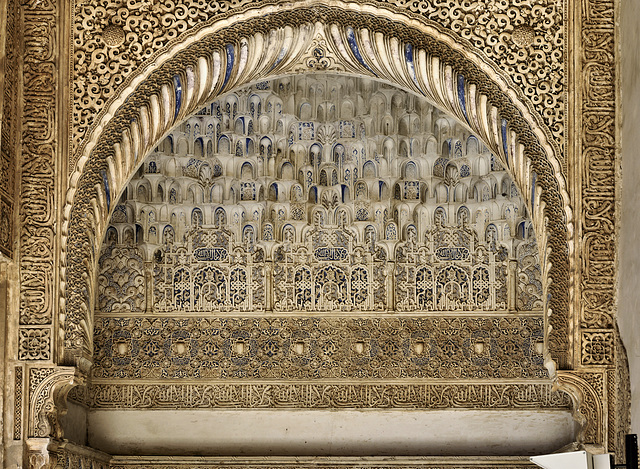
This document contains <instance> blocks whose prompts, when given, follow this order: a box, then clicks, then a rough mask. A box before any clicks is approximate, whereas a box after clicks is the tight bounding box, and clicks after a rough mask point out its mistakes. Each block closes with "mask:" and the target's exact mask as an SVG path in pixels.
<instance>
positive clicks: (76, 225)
mask: <svg viewBox="0 0 640 469" xmlns="http://www.w3.org/2000/svg"><path fill="white" fill-rule="evenodd" d="M283 14H285V13H283ZM244 24H247V25H248V23H246V22H245V23H244ZM317 27H318V26H314V25H305V26H302V27H301V29H300V30H298V31H297V33H296V34H298V35H299V39H300V40H302V39H304V38H305V37H308V38H311V37H313V36H312V35H311V34H310V33H311V32H312V31H313V29H315V28H317ZM327 29H328V31H327V32H326V37H327V40H329V38H332V39H331V41H333V42H334V43H335V44H336V45H335V46H334V48H339V45H342V46H341V47H342V48H343V49H342V50H343V54H346V55H345V58H344V60H345V62H346V63H348V64H350V66H351V67H352V68H354V69H358V67H359V68H361V69H363V70H364V71H365V72H366V73H367V74H371V72H370V71H369V70H373V69H372V67H381V68H377V69H376V70H377V72H376V73H375V75H377V76H382V77H385V78H386V79H388V80H391V81H397V82H398V83H399V84H400V85H401V86H404V87H408V88H410V89H411V88H413V89H414V90H416V92H418V93H427V95H428V96H431V99H432V100H433V101H435V102H436V103H438V104H439V105H440V106H442V107H444V109H448V110H450V112H452V113H453V115H455V116H459V117H458V118H459V119H461V120H463V121H465V120H467V121H468V123H469V125H470V126H471V127H472V129H474V131H475V132H476V133H477V134H478V135H479V136H480V137H481V138H482V139H483V140H484V141H485V143H487V144H488V145H489V147H490V148H491V149H492V151H494V152H495V153H496V155H498V157H499V158H501V159H502V161H503V164H504V166H506V167H511V166H513V167H514V168H519V169H516V170H515V174H514V178H515V179H516V181H518V183H519V185H520V187H521V190H522V193H523V196H524V198H525V200H526V201H527V203H528V204H530V205H531V207H532V209H531V210H532V212H533V214H534V215H533V220H534V225H535V226H536V232H537V235H538V236H537V237H538V240H539V242H541V243H544V244H546V245H548V246H550V245H557V246H558V249H551V250H550V252H549V260H548V262H545V263H543V268H544V269H545V272H544V274H543V278H545V279H547V281H546V282H545V287H546V286H547V285H548V288H549V289H550V292H551V293H552V295H551V304H552V305H555V304H556V302H560V303H563V304H565V303H564V302H566V301H567V298H566V296H565V295H563V294H562V289H561V288H560V287H561V285H563V284H564V283H565V281H566V275H560V273H561V272H562V271H563V270H562V269H563V267H562V266H563V265H565V266H566V260H564V261H563V260H561V258H562V257H564V256H565V255H566V253H567V247H566V231H565V230H566V229H567V228H565V226H566V225H564V224H563V222H562V221H561V220H562V219H563V218H564V219H566V217H563V216H562V215H561V213H562V212H564V213H565V215H566V216H569V215H570V213H571V212H570V209H569V207H568V205H566V204H565V203H563V202H561V200H563V197H566V195H567V194H566V191H565V190H564V189H562V188H563V187H564V182H563V178H562V176H561V174H560V169H559V165H558V163H557V160H554V159H553V158H552V159H551V161H554V162H555V163H554V164H555V167H556V168H557V170H555V171H554V170H553V169H552V168H553V167H554V165H552V164H546V163H544V161H545V160H546V157H545V156H542V154H537V153H535V152H536V151H541V150H542V148H541V147H540V146H539V144H537V143H534V142H535V137H534V134H533V133H529V134H524V135H526V136H522V137H519V136H518V132H517V130H518V129H519V127H518V126H519V125H521V124H522V123H523V122H522V121H520V120H519V119H517V118H516V117H515V115H514V118H513V120H509V119H507V117H508V115H505V117H499V115H501V114H500V112H515V110H514V109H512V108H509V107H508V105H507V104H506V103H505V106H507V107H506V108H504V111H499V110H498V108H494V107H492V106H490V104H489V101H487V100H488V99H490V98H489V97H486V98H485V97H483V94H482V93H479V90H480V85H475V83H473V82H472V81H471V78H470V77H471V76H473V72H471V71H469V73H468V74H467V75H466V77H464V76H462V78H461V75H456V74H455V73H454V71H453V69H450V68H448V67H446V66H443V65H444V64H442V62H441V61H440V60H439V59H437V58H435V57H431V58H429V57H430V56H428V55H427V54H426V52H424V53H423V52H422V50H421V49H419V48H418V45H417V44H416V46H415V51H414V49H413V48H412V47H413V46H412V47H411V48H407V47H405V46H402V45H401V44H400V43H399V42H396V40H395V39H393V38H387V39H385V38H384V37H383V36H377V38H378V41H383V43H384V42H385V41H390V42H388V44H389V46H385V47H386V49H385V50H388V48H390V47H391V48H396V49H397V50H398V52H399V54H401V55H402V56H404V54H406V53H407V51H411V54H410V55H409V56H410V57H411V60H412V61H413V60H414V57H415V61H416V62H415V66H414V65H413V63H411V66H409V67H407V64H406V62H405V59H404V58H403V59H402V61H401V62H397V60H398V59H399V57H397V56H396V59H394V58H392V57H393V56H389V57H386V56H385V54H386V52H385V53H382V49H379V47H382V43H378V44H376V43H375V42H371V43H368V42H367V39H366V38H367V37H368V35H369V33H368V32H367V31H364V32H360V33H358V34H359V36H358V37H360V39H358V40H359V41H364V42H363V43H362V44H363V45H362V46H361V47H364V48H366V47H368V46H367V44H370V47H374V48H376V50H378V51H379V52H378V53H379V54H382V55H380V56H379V58H378V59H376V60H375V62H372V63H371V64H366V63H364V62H362V63H359V62H358V60H357V59H355V58H351V52H347V50H346V49H344V47H345V46H344V44H346V43H347V42H348V41H349V39H348V37H350V34H353V33H352V32H350V31H351V30H350V29H349V28H346V29H342V30H341V29H340V28H337V27H336V26H331V27H328V28H327ZM235 32H236V34H237V32H238V31H237V30H235ZM277 37H278V35H275V36H274V35H272V36H271V38H272V39H275V40H278V39H277ZM266 39H267V38H266V37H263V36H261V35H258V36H255V37H254V38H253V39H252V40H251V41H250V42H246V45H245V46H242V45H240V47H239V48H238V50H235V49H234V50H233V51H231V49H229V48H227V50H226V52H225V51H224V50H221V51H220V52H219V53H217V54H218V55H216V54H214V57H221V59H222V61H221V62H219V64H218V65H216V63H218V62H216V60H217V59H214V61H213V63H212V64H211V66H212V67H213V69H212V70H211V72H209V71H208V67H209V65H207V63H208V62H207V61H206V60H205V59H204V58H203V59H202V60H199V61H194V62H193V65H192V66H191V67H187V69H186V70H187V71H186V74H185V75H184V76H183V77H182V78H181V79H180V81H179V84H180V86H182V83H185V87H186V83H194V84H198V83H200V84H199V85H197V86H196V87H195V88H193V90H192V91H189V90H188V89H185V94H184V103H182V105H181V108H180V109H176V108H175V107H174V104H173V101H174V98H173V97H172V96H174V95H175V90H174V88H175V86H177V85H178V82H176V81H175V80H176V78H174V76H177V75H175V73H178V72H177V70H178V69H176V72H169V73H170V75H169V76H168V77H167V78H169V77H170V81H168V82H165V83H166V84H165V85H163V86H162V87H161V88H160V90H158V94H157V95H156V98H151V101H150V102H149V104H147V105H144V106H143V107H142V108H140V109H141V110H136V111H134V112H135V113H136V114H138V115H139V121H138V119H136V120H135V121H134V122H133V130H129V131H128V132H127V133H126V134H125V135H126V139H125V140H124V141H123V142H121V143H120V144H117V146H116V147H114V149H110V148H109V146H108V143H107V141H106V140H102V141H101V142H100V144H99V145H100V148H101V149H103V151H107V152H109V153H111V152H114V153H111V154H112V156H111V157H109V158H107V160H106V161H104V160H103V162H102V163H98V160H91V161H95V162H96V164H98V166H95V168H94V169H92V170H91V173H92V174H93V176H91V177H90V178H89V176H88V174H89V173H87V176H83V178H82V179H80V180H79V181H80V183H81V186H80V187H85V189H78V190H80V191H81V192H84V191H87V190H88V191H89V192H87V197H89V198H93V200H95V202H94V204H95V205H96V206H97V207H102V208H101V209H100V210H105V209H107V205H109V204H110V203H111V200H110V198H112V197H113V195H111V193H113V194H117V193H118V192H119V191H120V190H121V189H120V188H121V187H122V184H123V182H124V181H122V180H121V176H119V174H124V172H123V169H121V165H123V164H124V165H125V166H127V165H129V166H133V165H134V161H136V159H137V158H138V156H136V155H140V156H142V154H143V153H144V152H145V151H146V150H144V148H147V147H148V146H149V144H148V143H147V144H145V142H147V141H150V139H152V135H154V134H158V135H161V134H162V133H164V130H162V129H165V128H167V127H170V126H171V125H172V124H171V123H172V122H174V120H175V119H179V118H180V117H181V116H184V117H186V116H187V115H188V114H189V112H191V111H189V110H190V109H192V108H193V111H195V110H196V109H198V106H200V105H201V103H202V102H203V101H206V100H207V98H209V97H210V95H209V94H208V91H206V90H205V89H204V86H206V87H207V89H209V88H210V87H212V88H213V89H214V90H217V89H218V88H221V87H227V86H228V87H230V88H231V87H233V86H234V83H238V84H239V83H242V82H244V80H250V78H249V77H250V76H253V75H254V74H255V73H257V70H255V69H253V68H252V67H253V66H254V65H255V66H256V67H258V69H259V70H261V69H264V68H265V67H267V65H268V62H256V61H255V60H254V59H253V58H252V57H254V52H253V49H252V44H253V43H254V42H256V41H257V44H260V43H262V41H265V40H266ZM283 39H284V37H283ZM300 40H298V41H297V43H298V44H302V45H300V46H299V48H300V49H299V52H298V50H297V49H296V50H295V51H293V52H292V54H293V56H292V57H290V58H289V57H288V56H286V57H285V58H286V60H285V59H283V60H281V62H282V64H279V65H278V67H277V69H276V71H274V72H273V73H283V72H284V70H286V67H292V66H295V64H296V63H298V60H300V54H303V52H302V51H303V50H305V48H306V46H304V43H301V41H300ZM241 44H243V43H242V42H241ZM197 47H205V41H199V42H198V45H197ZM229 47H231V46H229ZM353 47H355V48H357V47H358V46H357V43H356V45H355V46H353ZM427 47H428V46H427ZM400 49H402V52H400ZM270 50H277V48H274V47H271V48H270ZM354 50H356V49H354ZM363 50H365V49H363ZM358 53H359V52H358ZM229 54H230V55H229ZM245 54H247V55H246V64H247V65H246V66H245ZM227 55H228V56H229V63H230V64H231V57H236V56H237V57H238V58H239V59H238V60H237V61H234V62H233V64H232V65H233V66H230V68H229V70H228V73H224V68H225V67H224V64H225V63H226V60H224V57H225V56H227ZM185 58H186V56H185ZM271 60H272V61H273V60H276V61H278V58H277V56H276V55H275V54H272V56H271ZM387 60H390V62H386V61H387ZM402 62H405V64H404V65H403V64H402ZM238 63H239V65H238ZM385 63H387V64H388V65H384V64H385ZM394 63H395V64H394ZM392 64H394V65H392ZM176 66H177V63H176ZM185 66H186V65H185V64H183V65H180V66H179V67H181V68H182V67H185ZM236 66H237V67H240V68H239V69H236V68H234V67H236ZM269 66H270V65H269ZM441 66H443V68H442V69H441V71H440V72H436V71H437V70H438V68H439V67H441ZM216 67H223V68H222V69H217V68H216ZM283 67H285V68H284V69H283ZM367 67H368V69H367ZM389 67H391V68H389ZM216 70H218V71H216ZM394 70H395V72H394ZM221 71H222V72H223V73H221ZM240 72H241V73H240ZM394 73H395V74H396V75H397V74H398V73H400V74H401V75H400V76H399V77H398V76H394ZM432 73H434V75H431V74H432ZM440 73H442V75H440ZM476 73H477V72H476ZM227 75H228V76H227ZM236 75H238V76H236ZM387 77H388V78H387ZM429 77H431V78H429ZM213 78H216V80H214V83H215V82H216V81H217V80H218V79H219V81H218V84H217V85H214V83H211V84H207V85H205V83H208V80H211V79H213ZM203 80H204V81H203ZM229 80H231V81H229ZM238 80H239V82H238ZM398 80H399V81H398ZM414 80H415V81H414ZM227 81H229V83H228V84H227ZM484 83H485V84H488V82H487V81H486V80H485V82H484ZM447 90H448V91H447ZM216 92H217V91H214V93H216ZM494 92H495V93H498V92H497V90H495V89H494ZM478 93H479V94H478ZM147 94H148V93H147ZM214 96H215V94H214ZM495 97H496V98H497V96H495ZM145 99H146V98H145ZM130 101H132V100H130ZM161 103H164V104H161ZM467 103H469V104H467ZM475 103H478V105H479V106H480V107H479V108H475ZM164 106H170V108H169V109H167V110H165V111H163V112H162V116H161V115H160V114H158V113H157V112H156V111H154V110H153V109H156V108H158V107H159V108H162V107H164ZM507 109H511V110H510V111H508V110H507ZM521 111H522V112H524V109H521ZM140 112H142V114H140ZM465 114H466V117H465ZM513 129H516V130H513ZM130 132H133V133H130ZM523 132H524V128H523ZM488 142H493V143H488ZM546 149H547V150H548V153H547V155H551V154H553V150H552V149H551V147H550V146H547V147H546ZM96 151H98V147H96V148H94V149H93V152H94V153H93V154H95V152H96ZM530 151H533V152H534V153H529V152H530ZM529 154H531V158H530V157H529V156H527V155H529ZM81 161H84V159H82V160H81ZM105 164H106V165H105ZM552 174H555V176H552ZM105 175H106V176H105ZM545 175H548V176H545ZM85 178H88V179H85ZM75 180H76V176H74V177H73V178H72V181H75ZM82 181H85V182H82ZM105 181H106V184H107V185H108V192H109V195H107V192H105V191H106V189H105ZM545 181H546V182H545ZM547 183H551V186H549V187H548V188H547V187H546V184H547ZM556 184H559V185H558V186H556ZM99 186H102V188H101V189H99V192H98V193H97V194H95V193H94V195H93V196H89V195H88V194H89V193H90V192H93V191H94V190H96V188H97V187H99ZM71 194H78V193H77V192H76V190H73V189H72V190H71V192H70V194H69V197H71ZM532 197H533V200H532ZM565 200H566V199H565ZM554 201H555V202H554ZM554 204H555V209H553V210H551V209H550V207H552V206H554ZM87 208H88V207H87ZM78 209H79V207H78V208H76V209H73V208H71V207H69V208H68V209H67V210H69V211H68V212H67V213H69V215H71V218H70V220H69V221H68V222H65V231H66V230H67V229H68V230H69V237H70V241H69V242H71V244H72V245H78V243H84V242H87V241H88V240H87V241H80V239H81V238H82V237H84V236H86V235H87V234H91V233H95V235H96V236H97V237H98V238H99V237H101V236H102V233H103V232H104V229H105V228H106V226H105V222H104V221H102V220H100V219H99V218H98V217H97V215H96V216H95V217H93V216H92V217H91V219H94V220H95V222H91V221H90V220H86V222H89V223H90V224H91V226H86V227H85V228H82V229H81V228H80V224H83V223H84V222H83V221H82V220H81V219H80V218H79V217H76V216H73V214H74V213H75V211H77V210H78ZM543 212H544V213H545V214H547V216H548V217H552V218H551V219H557V220H558V222H557V223H549V222H547V223H546V225H542V224H541V223H540V221H541V220H542V218H541V217H542V215H541V214H542V213H543ZM538 213H540V215H537V214H538ZM536 220H538V221H536ZM67 223H68V224H67ZM67 227H68V228H67ZM547 229H548V230H553V232H554V233H555V234H549V233H547ZM557 230H560V231H557ZM78 236H79V238H78ZM547 240H548V241H547ZM558 243H560V244H558ZM560 245H563V246H565V247H564V248H562V249H560V248H559V246H560ZM555 256H559V257H558V259H557V262H555V263H554V260H556V257H555ZM95 260H96V259H95V257H92V260H91V261H90V264H91V265H92V264H93V263H94V262H95ZM66 262H67V267H66V268H67V275H68V276H69V278H70V279H71V278H73V279H74V283H75V281H82V280H80V279H81V277H78V275H81V274H80V272H81V270H83V269H84V267H82V266H81V265H79V264H78V262H76V258H75V256H71V257H67V258H66ZM547 269H548V270H549V272H547ZM550 272H551V273H550ZM553 272H557V273H558V274H557V276H556V275H553V279H554V281H553V282H550V281H549V280H550V278H549V277H550V276H551V275H552V273H553ZM565 272H566V271H565ZM87 288H88V291H91V292H93V291H95V290H94V287H93V286H89V285H88V286H87ZM556 289H558V290H557V291H556ZM563 298H564V299H563ZM83 301H84V300H81V299H80V298H79V297H78V296H77V295H76V294H75V293H74V292H73V291H70V292H68V294H67V295H66V298H65V307H66V308H67V316H66V324H65V328H66V331H65V335H66V343H67V352H68V353H69V354H70V353H71V349H72V348H71V347H70V346H71V344H73V343H78V344H80V343H85V345H84V347H86V346H87V344H86V341H87V340H90V339H89V336H90V333H89V332H88V331H86V330H84V331H83V330H82V328H79V327H78V325H79V323H78V321H79V320H80V318H82V317H83V315H84V313H82V311H83V310H84V309H89V310H90V309H91V307H90V305H86V304H85V305H83ZM560 303H558V304H560ZM552 310H553V311H560V313H559V314H555V315H551V324H553V329H552V332H551V340H550V343H551V349H552V350H558V353H559V354H560V355H559V356H561V357H562V356H564V357H565V358H563V359H562V360H564V359H566V356H565V355H564V354H563V353H562V352H561V350H563V349H564V350H566V349H567V345H566V343H567V339H566V338H563V336H562V335H561V334H560V332H559V331H561V330H567V329H566V328H567V325H568V320H567V318H566V316H565V315H564V314H563V313H562V311H566V307H565V308H564V309H563V308H560V307H558V308H555V309H553V308H552ZM83 337H85V339H83ZM562 344H565V345H562ZM79 351H80V350H78V352H79ZM85 353H86V352H85ZM562 360H561V361H562Z"/></svg>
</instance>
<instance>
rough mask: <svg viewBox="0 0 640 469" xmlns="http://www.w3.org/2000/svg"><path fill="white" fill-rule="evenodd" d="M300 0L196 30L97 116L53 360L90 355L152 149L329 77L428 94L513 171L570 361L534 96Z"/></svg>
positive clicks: (544, 147)
mask: <svg viewBox="0 0 640 469" xmlns="http://www.w3.org/2000/svg"><path fill="white" fill-rule="evenodd" d="M306 3H307V2H296V3H295V4H290V5H289V6H287V7H284V6H280V7H279V8H278V10H277V11H275V9H274V8H273V7H264V8H258V9H255V10H250V11H246V12H245V13H242V14H238V15H236V16H233V17H230V18H229V19H225V20H223V21H219V22H217V23H215V24H212V25H210V26H209V27H206V28H202V29H200V30H199V31H197V33H196V34H193V35H190V36H188V37H186V38H185V39H184V40H181V41H180V42H178V43H175V44H173V45H171V46H169V47H167V48H166V49H165V50H164V51H163V52H162V53H160V54H158V55H157V56H155V57H154V58H153V60H152V62H150V63H149V64H147V66H143V67H140V68H139V70H138V71H137V73H136V74H135V75H134V76H133V77H132V78H131V79H130V80H129V84H128V85H127V86H126V87H123V89H122V90H121V91H119V92H118V93H116V95H115V96H114V97H113V98H112V100H111V102H110V103H108V104H107V105H106V106H105V110H104V111H103V112H101V114H100V115H99V116H98V118H97V119H96V122H97V123H96V125H95V126H94V127H93V128H92V130H91V132H89V133H88V134H87V136H86V139H85V145H84V146H83V153H82V154H81V155H80V157H79V158H78V162H77V164H76V165H75V167H74V168H73V169H72V172H71V178H70V183H69V189H68V192H67V197H66V201H65V206H64V210H63V226H62V239H61V241H62V243H61V247H62V256H61V262H62V271H61V274H62V275H61V278H62V279H63V282H61V292H60V293H61V294H60V298H61V300H60V311H61V314H60V320H59V321H58V323H59V337H58V338H59V340H58V347H57V348H58V361H60V362H64V363H75V362H77V361H78V359H80V358H83V359H90V358H91V355H92V328H93V325H92V324H93V321H92V315H93V302H94V298H95V290H94V288H95V270H96V264H97V259H98V252H99V249H98V248H99V246H100V243H101V241H102V238H103V235H104V230H105V229H106V227H107V225H108V220H109V217H110V213H111V210H112V209H113V208H114V206H115V204H116V202H117V198H118V196H119V194H120V192H121V191H122V190H123V188H124V187H125V185H126V183H127V181H128V180H129V178H130V177H131V175H132V174H133V172H134V171H135V170H136V169H137V167H138V166H139V164H140V163H141V162H142V161H143V160H144V158H145V156H146V155H147V154H148V152H149V151H150V150H151V149H153V148H154V147H155V146H156V145H157V143H158V142H159V141H160V140H161V139H162V138H163V137H164V136H165V135H166V134H167V133H168V132H169V131H170V130H171V129H172V128H173V127H174V126H175V125H177V124H178V123H180V122H181V121H182V120H184V119H185V118H187V117H188V116H189V115H191V114H193V113H194V112H196V111H198V110H199V109H201V108H202V107H203V106H204V105H205V104H206V103H208V102H210V101H212V100H214V99H215V98H216V97H217V96H220V95H221V94H224V93H226V92H229V91H231V90H233V89H235V88H238V87H240V86H243V85H247V84H250V83H254V82H257V81H263V80H267V79H272V78H278V77H282V76H286V75H289V74H301V73H318V72H325V71H326V72H332V73H344V74H352V75H358V76H365V77H369V78H372V79H377V80H381V81H384V82H388V83H391V84H393V85H395V86H398V87H400V88H402V89H405V90H407V91H408V92H411V93H414V94H417V95H420V96H424V97H425V98H426V99H428V100H429V101H431V102H432V103H433V104H434V105H435V106H437V107H439V108H440V109H442V110H444V111H445V112H447V113H449V114H451V115H452V116H454V117H456V118H457V119H458V120H459V121H460V122H461V123H463V124H464V125H466V126H468V127H469V128H470V129H471V130H472V132H473V133H475V134H476V135H477V136H478V137H480V138H481V139H482V140H483V142H484V143H485V145H487V147H489V148H490V150H491V151H492V152H493V153H494V154H495V155H496V156H497V157H498V158H499V159H500V160H501V162H502V164H503V166H506V167H508V168H509V169H510V171H511V173H512V175H513V178H514V180H515V181H516V184H517V185H518V186H519V188H520V190H521V192H522V194H523V197H524V199H525V201H526V202H527V205H528V207H529V209H530V211H531V215H532V219H533V222H534V227H535V230H536V235H537V239H538V242H539V247H540V249H541V257H540V259H541V264H542V269H543V272H542V277H543V279H544V281H543V287H544V290H545V292H546V293H547V295H546V297H547V298H549V300H548V303H547V304H546V314H545V317H548V318H549V319H548V324H547V334H546V338H547V340H546V345H547V351H548V352H549V353H548V354H547V357H546V358H547V359H548V360H547V361H548V362H549V364H550V365H551V366H553V364H552V363H551V361H550V360H549V359H551V358H552V359H553V360H556V361H557V362H559V363H561V364H563V363H567V362H568V355H569V353H570V350H571V344H570V337H571V333H570V327H569V325H570V313H569V304H570V298H569V295H570V292H569V275H568V262H569V261H568V259H569V255H570V254H571V252H572V250H573V248H572V244H571V243H570V239H571V234H572V231H573V229H572V221H571V220H572V213H571V209H570V201H569V195H568V192H567V184H566V182H565V180H564V177H563V175H562V172H561V166H560V164H559V161H558V157H557V155H558V151H559V149H558V148H557V146H556V145H555V143H553V140H552V138H551V133H550V131H549V129H548V128H547V127H546V126H545V125H544V123H543V121H542V119H541V117H540V115H538V114H536V113H535V112H534V111H532V109H533V106H532V104H531V102H530V100H528V98H526V97H525V96H524V94H523V93H522V91H521V90H520V89H519V88H518V87H517V85H515V84H514V83H513V81H512V80H511V79H510V77H509V76H507V75H506V74H505V73H503V72H502V71H500V70H498V69H497V68H496V67H495V65H493V64H492V63H491V62H490V61H489V60H488V59H486V57H484V55H483V53H482V52H481V51H479V50H477V49H474V47H473V46H472V45H471V44H469V43H464V41H461V40H460V38H455V37H454V36H453V35H452V34H451V33H450V32H447V31H445V30H443V28H441V27H440V26H439V25H438V24H436V23H433V22H431V23H427V22H426V21H423V20H418V19H416V18H411V17H408V16H404V15H402V14H400V13H397V12H392V11H390V10H384V9H381V8H378V7H376V8H373V7H371V6H364V5H360V6H359V5H355V4H347V3H340V2H332V3H331V5H332V6H331V8H328V7H324V6H322V5H320V6H319V5H318V3H317V2H315V3H314V6H313V7H311V6H306ZM318 47H320V48H321V49H322V50H323V51H324V53H323V54H321V56H320V57H319V56H318V53H317V48H318ZM314 51H316V54H315V55H314Z"/></svg>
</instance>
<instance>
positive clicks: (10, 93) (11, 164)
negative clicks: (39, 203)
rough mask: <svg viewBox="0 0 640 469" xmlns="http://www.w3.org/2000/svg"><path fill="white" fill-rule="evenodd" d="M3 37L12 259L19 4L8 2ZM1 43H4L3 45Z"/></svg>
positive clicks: (1, 174) (1, 234)
mask: <svg viewBox="0 0 640 469" xmlns="http://www.w3.org/2000/svg"><path fill="white" fill-rule="evenodd" d="M6 8H7V10H6V14H7V16H6V18H4V19H5V22H4V27H6V29H5V31H4V34H3V35H2V36H0V47H4V60H3V61H2V65H3V67H4V77H3V79H2V80H0V84H2V90H0V91H1V92H2V97H1V98H0V106H1V109H0V119H1V121H0V252H1V253H2V254H4V255H6V256H9V257H12V256H13V248H14V238H13V234H14V226H13V225H14V215H13V214H14V206H15V175H16V158H17V154H18V152H17V141H18V139H17V135H18V124H19V122H18V105H17V104H18V94H17V93H16V90H17V89H18V77H19V72H18V44H19V42H20V41H19V36H18V32H19V24H20V22H19V13H18V12H19V10H18V1H17V0H9V1H7V2H6ZM1 39H4V44H2V41H1Z"/></svg>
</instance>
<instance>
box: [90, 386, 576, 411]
mask: <svg viewBox="0 0 640 469" xmlns="http://www.w3.org/2000/svg"><path fill="white" fill-rule="evenodd" d="M86 399H87V401H86V402H85V403H86V404H87V405H88V406H90V407H91V408H92V409H205V408H206V409H209V408H219V409H243V408H249V409H261V408H265V409H267V408H268V409H280V408H282V409H286V408H295V409H333V408H335V409H344V408H365V409H453V408H464V409H540V408H545V409H547V408H553V409H556V408H559V409H568V408H570V404H571V402H570V400H569V397H568V396H567V395H566V394H564V393H562V392H556V391H552V389H551V385H550V384H522V383H517V384H515V383H514V384H489V383H485V384H461V383H446V384H369V383H367V384H340V383H335V384H281V383H278V382H275V383H270V384H223V383H211V384H195V383H194V384H155V383H136V384H131V383H128V382H123V383H108V382H102V381H99V380H97V381H96V382H94V383H92V384H91V386H89V393H88V396H87V397H86Z"/></svg>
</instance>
